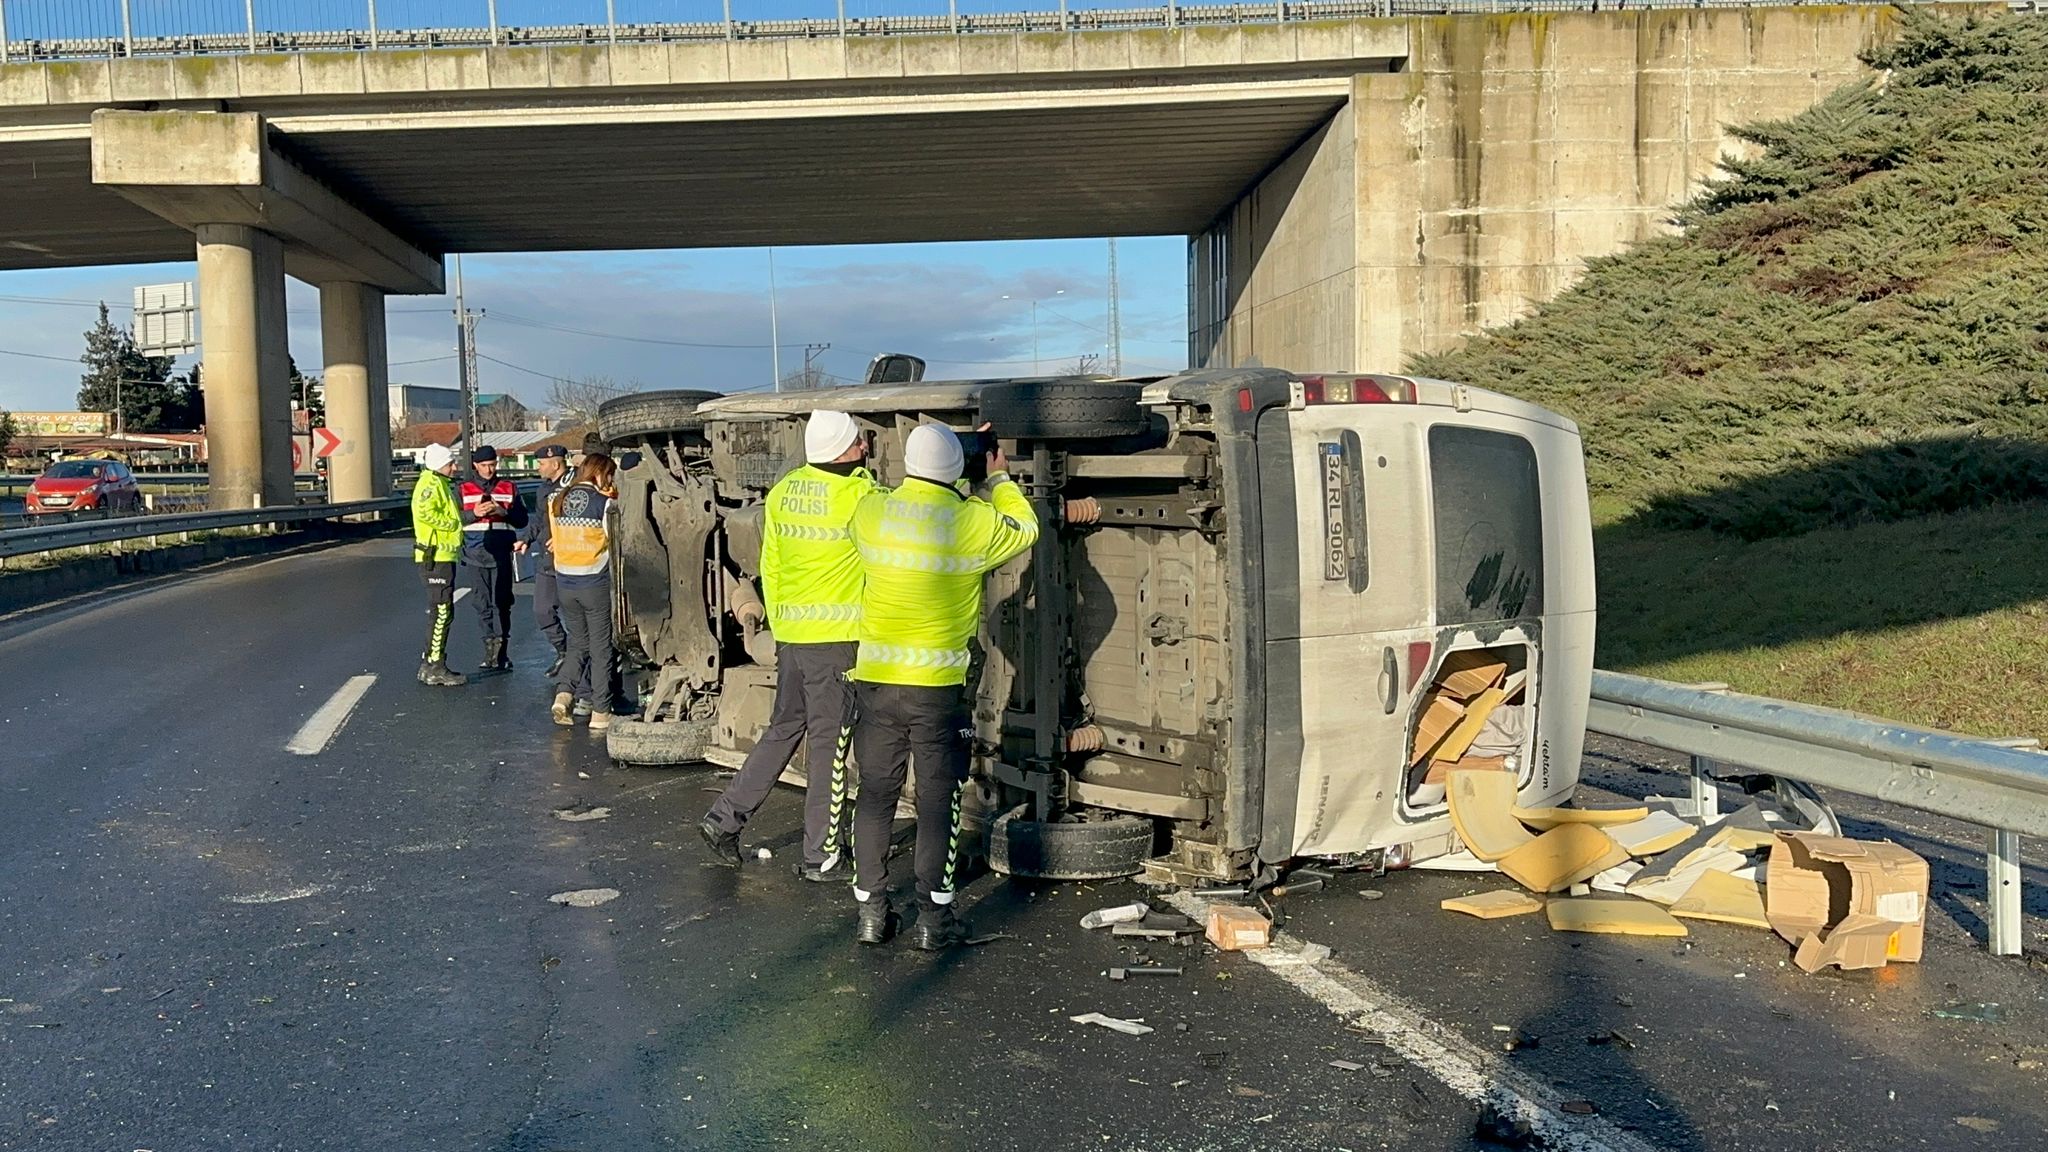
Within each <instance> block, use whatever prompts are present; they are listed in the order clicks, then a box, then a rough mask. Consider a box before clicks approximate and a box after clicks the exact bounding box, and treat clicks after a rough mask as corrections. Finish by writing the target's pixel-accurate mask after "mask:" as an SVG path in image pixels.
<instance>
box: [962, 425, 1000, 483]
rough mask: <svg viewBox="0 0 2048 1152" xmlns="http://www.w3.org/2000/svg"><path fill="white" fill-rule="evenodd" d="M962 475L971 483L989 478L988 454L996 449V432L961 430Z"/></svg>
mask: <svg viewBox="0 0 2048 1152" xmlns="http://www.w3.org/2000/svg"><path fill="white" fill-rule="evenodd" d="M957 435H958V436H959V437H960V455H961V456H962V457H963V459H962V460H961V462H960V463H961V469H960V475H961V476H962V477H964V478H966V480H967V481H968V482H969V483H971V484H979V483H981V482H982V481H984V480H986V479H988V454H989V453H991V452H993V451H995V450H996V434H995V432H993V431H988V432H980V431H976V432H960V433H957Z"/></svg>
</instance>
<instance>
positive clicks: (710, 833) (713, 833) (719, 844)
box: [697, 817, 744, 868]
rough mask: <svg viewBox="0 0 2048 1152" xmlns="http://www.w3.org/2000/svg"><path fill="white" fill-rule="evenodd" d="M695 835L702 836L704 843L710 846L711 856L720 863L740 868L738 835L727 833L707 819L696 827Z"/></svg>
mask: <svg viewBox="0 0 2048 1152" xmlns="http://www.w3.org/2000/svg"><path fill="white" fill-rule="evenodd" d="M697 835H699V836H702V837H703V838H704V842H705V843H706V844H709V845H711V854H712V855H713V856H716V857H718V859H719V862H720V863H722V864H729V865H731V866H732V867H734V868H737V867H739V866H740V861H741V860H742V859H744V857H742V856H741V855H740V834H739V833H737V832H727V831H726V830H725V829H723V828H720V827H719V826H718V825H716V824H714V823H712V822H711V820H710V818H709V817H707V818H705V820H704V822H703V823H701V824H699V825H697Z"/></svg>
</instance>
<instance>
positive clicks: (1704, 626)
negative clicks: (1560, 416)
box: [1411, 11, 2048, 736]
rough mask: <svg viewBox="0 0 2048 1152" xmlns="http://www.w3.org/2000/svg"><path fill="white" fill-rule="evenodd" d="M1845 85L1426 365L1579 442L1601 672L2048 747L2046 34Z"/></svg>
mask: <svg viewBox="0 0 2048 1152" xmlns="http://www.w3.org/2000/svg"><path fill="white" fill-rule="evenodd" d="M1902 20H1903V22H1904V26H1905V32H1904V34H1903V36H1902V37H1901V39H1900V41H1899V43H1897V44H1896V45H1894V46H1892V47H1890V48H1887V49H1883V50H1881V51H1879V52H1877V53H1876V54H1874V55H1872V56H1871V57H1869V58H1868V59H1869V63H1870V64H1871V65H1872V66H1873V67H1874V68H1875V69H1877V70H1878V71H1879V72H1880V73H1881V74H1882V75H1883V80H1882V81H1881V82H1872V83H1868V84H1858V85H1852V86H1850V87H1848V88H1845V89H1843V90H1841V91H1839V92H1837V93H1835V94H1833V95H1832V96H1830V97H1829V98H1828V99H1826V100H1824V101H1823V102H1821V103H1820V104H1819V105H1817V106H1816V107H1814V108H1813V109H1811V110H1809V111H1807V112H1805V113H1802V114H1801V115H1798V116H1795V117H1792V118H1791V119H1788V120H1784V121H1779V122H1774V123H1766V124H1758V125H1751V126H1749V127H1747V128H1744V129H1741V130H1739V133H1738V134H1739V135H1741V136H1742V137H1744V138H1745V139H1747V140H1748V141H1750V142H1751V143H1753V144H1755V145H1758V146H1759V148H1760V151H1759V153H1758V155H1756V156H1755V157H1753V158H1750V159H1745V160H1741V161H1737V162H1732V163H1730V164H1729V165H1728V168H1727V173H1726V175H1725V178H1723V179H1721V180H1719V181H1717V182H1715V183H1714V184H1712V185H1710V186H1709V188H1708V189H1707V190H1706V191H1705V193H1704V194H1702V195H1701V196H1700V197H1699V198H1698V199H1697V200H1695V201H1694V202H1693V203H1691V204H1689V205H1685V206H1683V208H1682V209H1681V210H1680V212H1679V219H1680V221H1681V223H1682V224H1683V230H1682V234H1680V235H1677V236H1673V237H1669V238H1665V239H1660V240H1655V241H1651V242H1649V243H1645V244H1642V245H1639V246H1638V247H1636V248H1634V249H1632V250H1630V251H1629V252H1626V253H1623V254H1621V255H1619V256H1615V257H1612V258H1609V259H1604V260H1598V261H1594V262H1593V263H1592V264H1591V265H1590V266H1589V267H1588V270H1587V273H1586V275H1585V277H1584V278H1583V279H1582V280H1581V281H1580V283H1579V284H1578V285H1577V286H1576V287H1574V288H1573V289H1571V290H1570V291H1568V292H1566V293H1564V294H1563V295H1561V296H1560V297H1558V298H1557V299H1556V300H1553V301H1551V302H1550V303H1548V304H1546V305H1544V306H1543V307H1542V308H1540V309H1538V310H1537V311H1536V313H1535V314H1533V315H1532V316H1530V317H1529V318H1527V319H1525V320H1523V321H1521V322H1520V323H1517V324H1514V325H1511V326H1508V327H1506V328H1503V329H1501V330H1498V331H1496V332H1493V333H1490V334H1488V335H1487V336H1485V337H1483V338H1481V339H1477V340H1474V341H1472V342H1470V343H1469V344H1467V345H1465V346H1464V347H1461V348H1458V349H1455V350H1452V351H1449V352H1445V353H1442V354H1439V355H1433V356H1425V357H1419V358H1418V359H1417V360H1416V362H1415V363H1414V364H1413V365H1411V367H1412V368H1413V369H1414V370H1415V371H1417V372H1421V373H1426V374H1428V375H1432V376H1439V377H1443V378H1446V379H1453V380H1464V381H1468V382H1470V383H1473V384H1477V385H1480V386H1483V387H1488V388H1493V389H1496V390H1498V391H1502V392H1507V393H1510V394H1513V395H1518V396H1522V397H1525V398H1527V399H1530V400H1533V401H1535V402H1537V403H1540V404H1543V405H1545V406H1547V407H1550V408H1553V409H1556V410H1558V411H1560V412H1563V413H1565V414H1567V415H1569V416H1571V417H1573V418H1574V419H1576V420H1577V421H1578V422H1579V425H1580V427H1581V428H1582V430H1583V431H1584V432H1585V436H1586V452H1587V473H1588V479H1589V482H1590V483H1591V485H1592V489H1593V491H1592V496H1593V501H1594V507H1595V510H1596V522H1597V523H1599V524H1600V525H1601V527H1600V529H1599V531H1598V537H1599V538H1598V546H1599V569H1600V580H1601V613H1602V615H1601V623H1600V627H1601V643H1600V653H1599V659H1600V661H1601V663H1602V666H1604V667H1610V668H1615V669H1618V670H1624V671H1633V672H1639V673H1643V674H1646V675H1652V676H1659V677H1664V678H1669V679H1677V680H1722V681H1726V682H1728V683H1730V684H1732V685H1734V686H1735V687H1737V688H1739V689H1741V690H1744V691H1749V692H1756V693H1760V694H1764V695H1773V696H1781V697H1786V698H1790V699H1797V700H1808V701H1813V702H1816V703H1822V704H1829V705H1834V706H1837V707H1844V708H1853V709H1856V710H1859V711H1865V712H1871V713H1875V714H1879V715H1883V716H1889V717H1893V718H1896V719H1900V720H1906V721H1911V722H1916V723H1921V724H1928V725H1933V726H1937V727H1948V728H1955V729H1958V730H1962V731H1968V732H1975V733H1981V734H1987V735H1996V736H2009V735H2043V736H2048V703H2043V702H2040V700H2039V698H2040V697H2042V696H2043V695H2044V693H2042V692H2041V691H2040V690H2039V687H2038V686H2039V685H2042V684H2043V683H2048V675H2044V673H2048V657H2044V656H2043V655H2041V653H2042V651H2043V650H2044V645H2043V643H2042V641H2043V640H2044V639H2048V636H2044V634H2043V631H2044V626H2048V615H2044V612H2048V564H2044V562H2043V561H2044V558H2048V547H2044V546H2048V20H2042V19H2037V18H2008V17H1998V16H1993V17H1984V16H1954V15H1946V16H1944V15H1935V14H1929V13H1926V12H1919V11H1915V12H1911V13H1908V14H1906V15H1905V16H1903V17H1902Z"/></svg>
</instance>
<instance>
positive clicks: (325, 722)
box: [284, 672, 377, 756]
mask: <svg viewBox="0 0 2048 1152" xmlns="http://www.w3.org/2000/svg"><path fill="white" fill-rule="evenodd" d="M376 682H377V675H376V673H374V672H368V673H364V674H363V675H361V676H351V677H349V680H348V683H346V684H343V685H342V686H341V687H340V688H337V689H335V692H334V695H332V696H329V697H328V698H327V703H325V704H322V705H321V706H320V710H319V711H318V712H315V713H313V715H312V717H311V718H309V719H308V720H307V721H306V723H305V724H304V725H302V726H301V727H300V728H299V732H298V735H296V736H293V737H292V738H291V740H290V742H289V743H287V744H286V745H285V746H284V750H285V751H287V752H290V753H292V754H294V755H297V756H318V755H319V754H320V753H322V752H325V751H326V750H327V745H328V744H330V743H332V742H333V740H334V735H335V733H337V732H340V731H341V726H342V725H343V724H346V723H348V715H349V713H351V712H353V711H355V710H356V705H357V704H360V703H362V700H363V694H364V693H366V692H368V691H369V690H370V685H372V684H375V683H376Z"/></svg>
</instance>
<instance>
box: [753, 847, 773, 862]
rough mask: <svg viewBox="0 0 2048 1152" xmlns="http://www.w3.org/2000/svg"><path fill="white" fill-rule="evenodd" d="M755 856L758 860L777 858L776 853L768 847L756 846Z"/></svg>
mask: <svg viewBox="0 0 2048 1152" xmlns="http://www.w3.org/2000/svg"><path fill="white" fill-rule="evenodd" d="M754 858H755V859H757V860H773V859H775V853H773V852H770V851H769V850H768V849H766V848H756V849H754Z"/></svg>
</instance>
